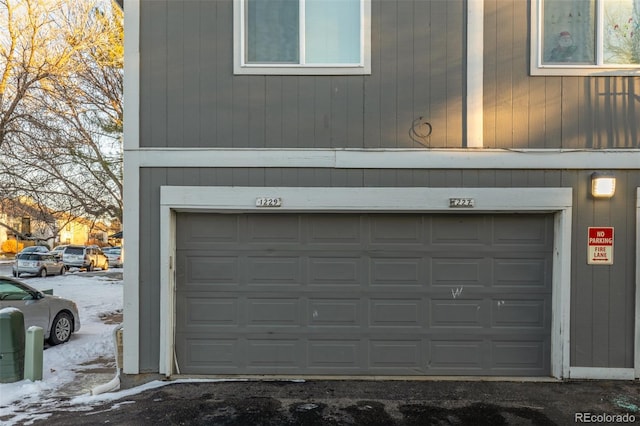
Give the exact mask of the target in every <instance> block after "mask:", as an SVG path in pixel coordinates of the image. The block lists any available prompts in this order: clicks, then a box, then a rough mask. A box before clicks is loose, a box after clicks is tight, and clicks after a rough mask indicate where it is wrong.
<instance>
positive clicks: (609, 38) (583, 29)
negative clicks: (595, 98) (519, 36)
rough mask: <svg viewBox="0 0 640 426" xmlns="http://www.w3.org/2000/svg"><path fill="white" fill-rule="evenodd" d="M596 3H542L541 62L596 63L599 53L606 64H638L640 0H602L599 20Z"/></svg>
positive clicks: (558, 0)
mask: <svg viewBox="0 0 640 426" xmlns="http://www.w3.org/2000/svg"><path fill="white" fill-rule="evenodd" d="M596 1H597V0H544V2H543V24H542V26H543V28H542V30H543V32H542V33H543V40H542V42H543V63H546V64H554V63H573V64H596V62H597V61H596V58H597V57H598V52H601V54H602V55H601V57H602V62H604V63H605V64H619V65H624V64H638V63H640V0H601V1H602V2H603V3H602V10H603V16H602V18H601V19H597V15H596V13H597V10H598V9H597V7H596ZM596 25H602V40H601V41H600V42H599V43H600V44H597V43H598V42H597V41H596V33H597V31H596Z"/></svg>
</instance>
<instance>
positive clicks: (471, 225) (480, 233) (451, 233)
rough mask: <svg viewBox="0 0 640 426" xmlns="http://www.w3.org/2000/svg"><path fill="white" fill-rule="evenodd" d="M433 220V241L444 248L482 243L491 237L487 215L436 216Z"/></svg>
mask: <svg viewBox="0 0 640 426" xmlns="http://www.w3.org/2000/svg"><path fill="white" fill-rule="evenodd" d="M431 222H432V231H431V232H432V239H431V242H432V243H433V244H434V245H436V246H443V247H442V248H447V247H451V246H456V245H463V246H468V245H472V246H473V245H481V244H485V242H487V241H488V239H489V238H490V237H491V234H490V233H489V232H488V226H487V219H486V217H485V216H467V215H465V216H462V215H450V216H436V217H433V219H432V221H431Z"/></svg>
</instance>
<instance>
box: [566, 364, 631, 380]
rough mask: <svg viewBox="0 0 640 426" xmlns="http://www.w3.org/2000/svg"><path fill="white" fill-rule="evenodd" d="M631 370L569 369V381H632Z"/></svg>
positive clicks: (602, 368)
mask: <svg viewBox="0 0 640 426" xmlns="http://www.w3.org/2000/svg"><path fill="white" fill-rule="evenodd" d="M633 371H634V370H633V368H604V367H571V368H570V369H569V378H570V379H586V380H633Z"/></svg>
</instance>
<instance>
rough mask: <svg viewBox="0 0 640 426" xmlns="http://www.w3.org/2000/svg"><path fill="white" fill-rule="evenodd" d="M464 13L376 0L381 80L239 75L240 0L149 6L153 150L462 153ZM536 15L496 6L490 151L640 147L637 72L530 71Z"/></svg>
mask: <svg viewBox="0 0 640 426" xmlns="http://www.w3.org/2000/svg"><path fill="white" fill-rule="evenodd" d="M465 13H466V6H465V2H464V1H462V0H448V1H429V0H372V27H371V29H372V46H371V56H372V72H371V75H369V76H304V77H299V76H288V77H284V76H234V75H233V26H232V23H233V22H232V21H233V20H232V15H233V7H232V0H201V1H195V0H193V1H161V0H143V1H142V3H141V16H142V20H141V40H140V51H141V65H142V66H141V97H142V99H143V100H144V101H143V102H142V103H141V111H140V119H141V128H142V129H143V132H142V134H141V146H145V147H164V146H171V147H234V148H245V147H259V148H263V147H267V148H343V147H348V148H422V147H432V148H458V147H462V146H463V144H464V138H463V136H464V115H463V110H464V95H465V89H464V87H465V78H466V77H465V55H466V51H465V47H464V37H465ZM528 19H529V2H524V1H521V0H486V1H485V37H484V40H485V55H484V82H485V88H484V94H485V100H484V105H485V111H484V117H485V121H484V143H485V147H488V148H572V149H575V148H637V146H638V140H639V139H640V133H639V129H638V124H637V123H638V122H640V102H639V101H638V99H639V96H640V83H638V81H639V78H637V77H635V78H634V77H598V78H588V77H530V76H529V62H528V61H529V59H528V58H529V43H530V38H529V34H528V31H524V30H523V29H526V28H529V22H528ZM420 117H422V118H423V120H425V121H428V122H429V123H430V124H431V125H432V127H433V133H432V135H431V136H430V137H428V138H423V139H419V140H413V139H412V138H411V137H410V136H409V131H410V129H411V125H412V123H413V122H414V120H416V119H419V118H420Z"/></svg>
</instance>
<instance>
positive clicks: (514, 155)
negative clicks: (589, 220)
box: [125, 134, 640, 170]
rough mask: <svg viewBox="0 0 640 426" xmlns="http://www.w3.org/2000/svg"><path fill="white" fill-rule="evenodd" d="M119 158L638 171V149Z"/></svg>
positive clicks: (174, 162)
mask: <svg viewBox="0 0 640 426" xmlns="http://www.w3.org/2000/svg"><path fill="white" fill-rule="evenodd" d="M125 138H126V134H125ZM125 154H126V159H125V160H126V163H127V167H136V165H137V166H138V167H317V168H337V169H434V170H435V169H492V170H509V169H511V170H517V169H526V170H553V169H573V170H591V169H593V170H607V169H609V170H622V169H632V170H633V169H635V170H638V169H640V150H601V151H563V150H518V151H513V150H502V149H428V150H415V149H380V150H365V149H267V148H262V149H260V148H255V149H254V148H242V149H231V148H183V149H179V148H143V149H136V150H125Z"/></svg>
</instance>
